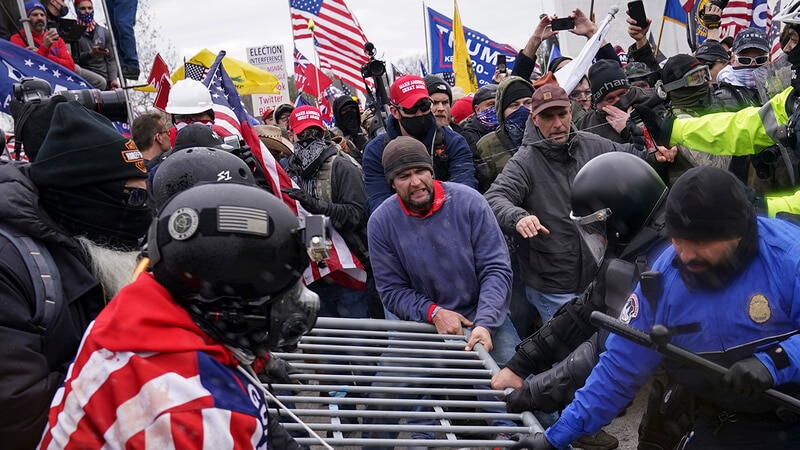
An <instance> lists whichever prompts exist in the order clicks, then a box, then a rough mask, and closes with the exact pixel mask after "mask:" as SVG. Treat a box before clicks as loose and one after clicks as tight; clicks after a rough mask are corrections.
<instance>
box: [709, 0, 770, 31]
mask: <svg viewBox="0 0 800 450" xmlns="http://www.w3.org/2000/svg"><path fill="white" fill-rule="evenodd" d="M754 13H755V14H754ZM771 23H772V13H771V11H770V9H769V6H768V5H767V0H731V1H730V2H728V6H726V7H725V9H724V10H723V11H722V25H721V26H720V30H721V31H722V36H736V34H737V33H738V32H739V31H741V30H742V29H744V28H747V27H755V28H760V29H762V30H764V31H768V30H769V29H770V25H771Z"/></svg>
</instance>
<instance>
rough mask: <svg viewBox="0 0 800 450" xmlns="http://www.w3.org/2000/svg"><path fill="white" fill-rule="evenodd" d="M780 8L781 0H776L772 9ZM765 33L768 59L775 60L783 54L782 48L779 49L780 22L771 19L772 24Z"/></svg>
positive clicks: (778, 9)
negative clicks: (768, 46) (768, 47)
mask: <svg viewBox="0 0 800 450" xmlns="http://www.w3.org/2000/svg"><path fill="white" fill-rule="evenodd" d="M780 10H781V0H778V1H777V2H776V3H775V9H774V11H780ZM767 34H768V36H769V42H770V50H769V59H770V61H775V60H776V59H778V58H780V57H781V55H783V50H781V23H780V22H778V21H777V20H773V21H772V26H770V28H769V32H768V33H767Z"/></svg>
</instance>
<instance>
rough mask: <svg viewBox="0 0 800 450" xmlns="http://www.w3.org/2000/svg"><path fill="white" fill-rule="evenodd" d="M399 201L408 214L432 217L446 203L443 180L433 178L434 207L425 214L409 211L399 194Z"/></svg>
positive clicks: (422, 217)
mask: <svg viewBox="0 0 800 450" xmlns="http://www.w3.org/2000/svg"><path fill="white" fill-rule="evenodd" d="M397 201H398V202H399V203H400V207H401V208H403V212H404V213H406V215H408V216H413V217H419V218H421V219H424V218H426V217H430V216H431V215H432V214H433V213H435V212H436V211H438V210H440V209H441V208H442V205H444V186H442V182H441V181H439V180H433V207H432V208H431V209H430V211H428V213H427V214H425V215H424V216H420V215H419V214H416V213H413V212H411V211H409V209H408V208H406V205H405V203H403V200H402V199H401V198H400V196H399V195H398V196H397Z"/></svg>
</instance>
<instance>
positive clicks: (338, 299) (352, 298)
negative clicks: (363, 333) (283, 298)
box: [308, 275, 375, 319]
mask: <svg viewBox="0 0 800 450" xmlns="http://www.w3.org/2000/svg"><path fill="white" fill-rule="evenodd" d="M308 288H309V289H311V290H312V291H314V292H315V293H316V294H317V295H319V303H320V305H319V315H320V317H347V318H350V319H366V318H368V317H369V299H370V297H371V296H372V291H373V290H374V289H375V279H374V278H373V277H372V276H371V275H370V276H368V277H367V289H366V290H364V291H359V290H357V289H350V288H347V287H344V286H342V285H339V284H335V283H327V282H325V281H322V280H320V281H317V282H316V283H312V284H311V285H309V286H308Z"/></svg>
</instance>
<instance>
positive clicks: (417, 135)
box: [400, 113, 436, 141]
mask: <svg viewBox="0 0 800 450" xmlns="http://www.w3.org/2000/svg"><path fill="white" fill-rule="evenodd" d="M400 125H402V126H403V129H404V130H406V133H408V135H409V136H411V137H413V138H414V139H417V140H418V141H424V140H425V138H426V137H428V132H429V131H430V130H431V128H433V127H435V126H436V118H434V117H433V114H431V113H428V114H424V115H421V116H413V117H400Z"/></svg>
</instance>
